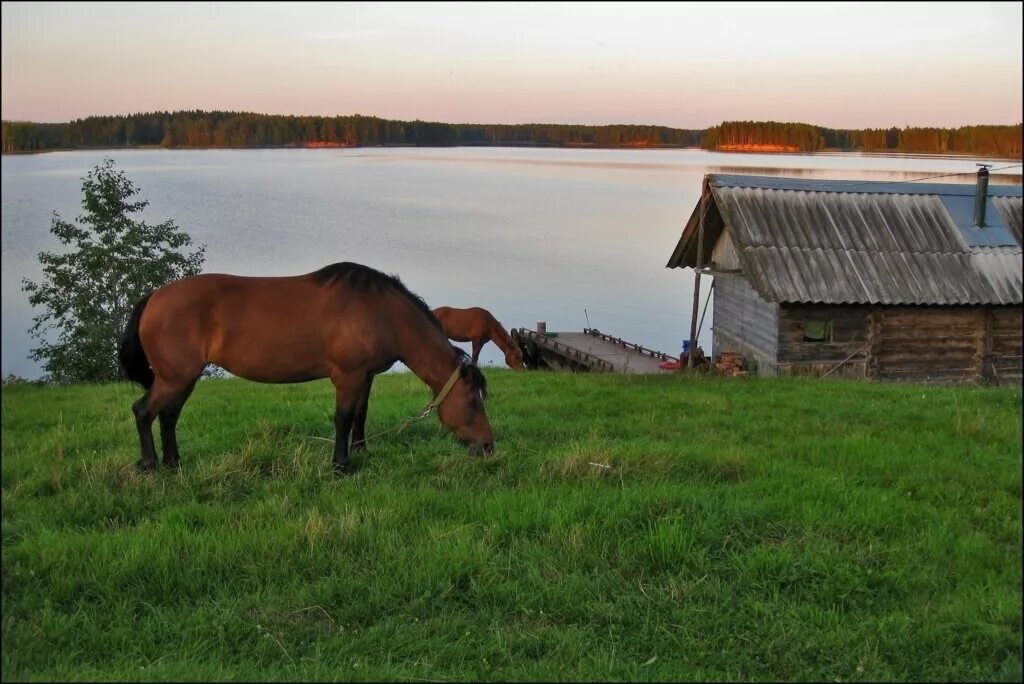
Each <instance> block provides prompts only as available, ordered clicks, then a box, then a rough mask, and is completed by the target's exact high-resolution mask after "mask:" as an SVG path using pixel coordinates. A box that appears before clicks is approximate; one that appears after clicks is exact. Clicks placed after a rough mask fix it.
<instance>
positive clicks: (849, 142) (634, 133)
mask: <svg viewBox="0 0 1024 684" xmlns="http://www.w3.org/2000/svg"><path fill="white" fill-rule="evenodd" d="M372 145H416V146H427V147H445V146H454V145H495V146H506V145H524V146H527V145H552V146H581V147H698V146H699V147H703V148H705V149H710V150H715V149H757V148H762V149H779V150H792V151H799V152H816V151H821V150H841V151H869V152H871V151H877V152H886V151H890V152H907V153H913V152H920V153H930V154H946V153H953V154H957V153H959V154H973V155H979V156H987V157H1007V158H1014V159H1019V158H1020V157H1021V125H1020V124H1017V125H1015V126H962V127H960V128H888V129H837V128H824V127H822V126H814V125H811V124H804V123H780V122H776V121H726V122H724V123H722V124H719V125H718V126H712V127H711V128H708V129H707V130H694V129H683V128H669V127H667V126H631V125H616V126H581V125H557V124H494V125H487V124H449V123H439V122H432V121H397V120H391V119H381V118H378V117H375V116H362V115H359V114H356V115H351V116H329V117H324V116H279V115H270V114H252V113H246V112H219V111H215V112H205V111H198V110H197V111H180V112H153V113H148V114H131V115H129V116H92V117H88V118H85V119H76V120H74V121H71V122H68V123H55V124H46V123H33V122H25V121H4V122H3V151H4V153H13V152H36V151H42V150H53V149H81V148H115V147H135V146H159V147H168V148H174V147H191V148H196V147H226V148H246V147H320V146H324V147H329V146H339V147H340V146H351V147H356V146H372Z"/></svg>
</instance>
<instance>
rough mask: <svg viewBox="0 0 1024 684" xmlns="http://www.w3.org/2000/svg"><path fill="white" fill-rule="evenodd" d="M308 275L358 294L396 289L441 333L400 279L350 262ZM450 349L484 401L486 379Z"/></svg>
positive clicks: (458, 350) (430, 314) (427, 310)
mask: <svg viewBox="0 0 1024 684" xmlns="http://www.w3.org/2000/svg"><path fill="white" fill-rule="evenodd" d="M310 276H312V278H313V280H314V281H316V283H317V284H319V285H323V286H328V285H331V284H333V283H336V282H338V281H339V280H341V281H344V282H345V284H347V285H348V286H349V287H351V288H352V289H353V290H356V291H357V292H373V293H381V292H386V291H387V290H395V291H396V292H398V293H399V294H400V295H402V296H403V297H405V298H406V299H408V300H409V301H410V302H412V303H413V305H415V306H416V308H417V309H419V310H420V311H421V312H422V313H423V315H424V316H426V317H427V320H428V321H430V322H431V324H433V325H434V326H435V327H436V328H437V329H438V330H442V328H441V321H439V320H437V316H435V315H434V312H433V311H431V309H430V307H429V306H427V303H426V302H425V301H423V298H422V297H420V296H419V295H417V294H415V293H414V292H410V291H409V288H407V287H406V286H405V285H404V284H403V283H402V281H401V280H399V278H398V276H389V275H387V274H385V273H381V272H380V271H378V270H376V269H373V268H370V267H369V266H363V265H362V264H357V263H353V262H351V261H342V262H339V263H336V264H331V265H329V266H324V267H323V268H321V269H320V270H319V271H314V272H313V273H311V274H310ZM451 348H452V352H453V353H454V354H455V360H456V361H458V362H459V365H460V366H461V370H460V371H459V377H461V378H463V379H464V380H466V381H467V382H469V386H470V387H471V388H472V389H474V390H476V391H479V392H480V396H481V397H484V398H486V397H487V378H485V377H484V374H483V373H482V372H480V369H479V368H478V367H477V365H476V364H475V363H473V362H472V361H471V360H470V359H469V354H467V353H466V351H465V350H464V349H461V348H459V347H456V346H455V345H454V344H453V345H451Z"/></svg>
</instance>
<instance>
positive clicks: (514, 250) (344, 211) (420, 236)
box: [0, 148, 1020, 378]
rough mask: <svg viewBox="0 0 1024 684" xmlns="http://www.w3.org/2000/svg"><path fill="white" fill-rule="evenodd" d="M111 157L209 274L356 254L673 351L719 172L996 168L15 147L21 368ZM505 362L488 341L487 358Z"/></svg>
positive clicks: (12, 188) (6, 335)
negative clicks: (31, 290) (57, 228)
mask: <svg viewBox="0 0 1024 684" xmlns="http://www.w3.org/2000/svg"><path fill="white" fill-rule="evenodd" d="M104 156H110V157H112V158H113V159H114V160H115V161H116V162H117V164H118V166H119V167H120V168H121V169H123V170H124V171H125V172H126V173H127V174H128V176H129V178H131V179H132V180H133V181H134V182H135V183H136V185H138V186H139V187H140V189H141V191H142V192H141V196H142V198H143V199H148V200H149V201H150V206H149V208H148V209H147V213H146V215H145V218H146V219H147V220H149V221H152V222H158V221H162V220H165V219H168V218H170V219H173V220H174V221H175V222H176V223H177V225H178V226H179V228H181V229H183V230H185V231H187V232H188V233H189V234H191V235H192V236H193V238H194V239H195V240H196V241H197V242H200V243H203V244H205V245H206V246H207V258H206V267H205V270H206V271H207V272H227V273H237V274H243V275H290V274H299V273H306V272H309V271H312V270H315V269H317V268H320V267H321V266H323V265H325V264H328V263H332V262H335V261H357V262H361V263H364V264H367V265H369V266H373V267H374V268H377V269H379V270H382V271H385V272H387V273H396V274H398V275H400V276H401V278H402V280H403V281H404V282H405V283H406V285H407V286H408V287H409V288H410V289H411V290H412V291H414V292H416V293H417V294H419V295H421V296H422V297H423V298H424V299H426V301H427V303H428V304H430V305H431V306H432V307H436V306H441V305H448V306H456V307H468V306H483V307H485V308H487V309H490V310H491V312H493V313H494V315H495V316H496V317H497V318H498V320H500V321H501V322H502V323H503V324H504V325H505V327H507V328H512V327H520V326H524V327H530V328H532V327H534V326H535V325H536V322H537V321H546V322H547V326H548V330H579V329H581V328H583V327H584V326H586V325H587V324H588V318H589V324H590V325H591V326H593V327H596V328H599V329H601V330H603V331H605V332H608V333H611V334H615V335H618V336H620V337H624V338H626V339H629V340H631V341H634V342H637V343H641V344H644V345H646V346H648V347H653V348H656V349H661V350H664V351H666V352H669V353H671V354H673V355H675V354H678V351H679V348H680V341H681V340H682V339H683V338H684V337H686V336H687V335H688V334H689V320H690V308H691V306H692V297H693V293H692V286H693V273H692V271H689V270H686V271H683V270H678V269H666V268H665V263H666V261H668V258H669V256H670V255H671V253H672V249H673V248H674V247H675V244H676V241H677V240H678V238H679V234H680V231H681V230H682V227H683V224H684V222H685V220H686V219H687V217H688V216H689V214H690V212H691V211H692V209H693V207H694V205H695V204H696V202H697V198H698V195H699V191H700V183H701V178H702V177H703V175H704V174H705V173H709V172H711V173H716V172H719V173H755V174H777V175H789V176H795V175H799V176H801V177H814V178H844V179H856V180H909V179H911V178H917V177H920V176H925V175H930V174H937V173H950V172H964V171H966V172H974V171H975V170H976V169H975V166H974V164H975V162H976V161H980V160H976V159H945V158H912V157H885V156H859V155H756V154H723V153H711V152H703V151H696V150H569V149H507V148H454V149H411V148H398V149H396V148H392V149H349V150H209V151H168V150H146V151H116V152H111V151H106V152H61V153H50V154H43V155H34V156H14V157H10V156H4V157H3V158H2V171H3V173H2V176H3V188H2V189H3V194H2V204H3V214H2V228H3V231H2V234H3V239H2V254H3V281H2V282H3V320H2V323H3V347H2V354H0V365H2V368H0V371H2V373H3V375H5V376H6V375H7V374H9V373H15V374H17V375H21V376H24V377H28V378H36V377H39V376H40V375H41V370H40V368H39V367H38V365H37V364H35V363H34V362H32V361H30V360H29V359H28V358H27V352H28V350H29V349H30V348H31V347H32V346H34V343H33V341H32V340H31V339H30V338H29V336H28V333H27V330H28V328H29V326H30V325H31V319H32V315H33V313H32V310H31V308H30V307H29V306H28V303H27V301H26V298H25V295H24V293H22V292H21V290H20V283H21V279H22V278H23V277H28V278H31V279H38V278H39V277H40V273H41V272H40V269H39V267H38V263H37V261H36V257H37V254H38V252H40V251H42V250H51V249H54V248H55V247H56V246H57V245H56V242H55V239H54V238H53V237H52V236H51V235H50V233H49V226H50V215H51V212H53V211H57V212H58V213H59V214H60V215H61V216H62V217H64V218H65V219H69V220H70V219H74V218H75V217H76V216H78V214H79V213H80V211H81V206H80V202H81V178H82V177H83V176H84V175H85V173H86V172H87V171H88V170H89V169H90V168H91V167H93V166H95V165H96V164H97V163H99V162H100V161H101V159H102V158H103V157H104ZM994 163H995V165H996V167H1000V166H1006V165H1008V164H1009V163H1010V162H1005V161H1003V162H1000V161H996V162H994ZM1007 173H1012V174H1014V175H1000V178H999V180H995V181H994V182H1011V183H1017V184H1019V183H1020V175H1019V174H1020V170H1019V167H1018V168H1016V169H1013V170H1011V171H1009V172H1007ZM970 180H971V179H969V178H966V177H961V178H947V179H939V180H938V181H937V182H942V181H952V182H970ZM708 284H709V282H708V283H705V285H704V289H703V291H704V292H706V291H707V285H708ZM710 311H711V310H710V308H709V310H708V315H707V319H706V320H705V322H704V329H703V332H702V334H701V344H702V345H703V347H704V348H705V350H710V333H709V331H708V328H709V326H710V325H711V323H713V321H712V320H711V319H712V316H711V312H710ZM464 346H465V347H466V348H467V349H468V345H464ZM502 363H503V362H502V356H501V354H500V353H499V352H498V350H497V349H496V348H495V347H494V345H488V346H487V347H486V348H485V350H484V352H483V354H482V355H481V365H484V366H487V365H489V364H497V365H500V364H502Z"/></svg>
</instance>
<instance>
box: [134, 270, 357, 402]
mask: <svg viewBox="0 0 1024 684" xmlns="http://www.w3.org/2000/svg"><path fill="white" fill-rule="evenodd" d="M333 300H338V298H337V297H336V296H335V297H333ZM342 308H343V302H342V301H332V296H331V293H329V292H326V291H325V288H323V287H321V286H319V285H317V284H316V283H314V282H313V281H312V280H311V279H310V278H308V277H306V276H292V277H276V278H275V277H249V276H235V275H228V274H222V273H208V274H203V275H199V276H194V277H192V278H186V279H183V280H179V281H176V282H174V283H170V284H169V285H166V286H164V287H162V288H160V289H158V290H156V291H155V292H154V293H153V295H152V296H151V297H150V301H149V303H148V304H147V306H146V309H145V311H144V312H143V317H142V320H141V322H140V335H141V337H142V340H143V346H144V347H145V348H146V350H147V353H150V350H153V352H152V353H151V354H150V358H151V360H152V361H153V362H154V363H160V361H161V360H163V361H164V362H165V364H164V365H166V366H168V367H176V368H182V369H187V370H182V371H181V372H182V373H185V372H191V369H192V368H193V367H194V366H195V365H196V364H197V363H202V364H205V363H215V364H217V365H219V366H222V367H223V368H226V369H227V370H229V371H230V372H232V373H234V374H235V375H239V376H241V377H245V378H249V379H252V380H260V381H264V382H279V381H293V380H295V379H311V378H313V377H324V376H325V375H326V374H327V373H328V372H329V368H328V359H327V357H328V354H329V349H328V342H329V339H330V337H331V332H332V330H331V328H332V326H337V325H338V323H339V320H340V315H339V313H340V310H341V309H342ZM154 356H155V357H156V358H154ZM154 368H156V366H154Z"/></svg>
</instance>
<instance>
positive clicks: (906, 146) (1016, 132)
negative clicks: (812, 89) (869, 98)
mask: <svg viewBox="0 0 1024 684" xmlns="http://www.w3.org/2000/svg"><path fill="white" fill-rule="evenodd" d="M765 146H770V147H775V148H791V149H794V150H797V151H800V152H817V151H821V150H851V151H865V152H906V153H914V152H921V153H929V154H974V155H980V156H987V157H1008V158H1013V159H1020V157H1021V125H1020V124H1017V125H1016V126H961V127H960V128H913V127H911V128H877V129H874V128H871V129H842V128H824V127H822V126H812V125H810V124H802V123H781V122H778V121H726V122H723V123H722V124H719V125H718V126H712V127H711V128H709V129H707V130H706V131H705V132H704V137H703V139H702V140H701V147H703V148H704V149H708V150H715V149H728V148H736V149H739V148H744V147H746V148H756V147H765Z"/></svg>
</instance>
